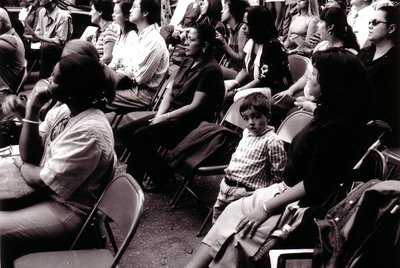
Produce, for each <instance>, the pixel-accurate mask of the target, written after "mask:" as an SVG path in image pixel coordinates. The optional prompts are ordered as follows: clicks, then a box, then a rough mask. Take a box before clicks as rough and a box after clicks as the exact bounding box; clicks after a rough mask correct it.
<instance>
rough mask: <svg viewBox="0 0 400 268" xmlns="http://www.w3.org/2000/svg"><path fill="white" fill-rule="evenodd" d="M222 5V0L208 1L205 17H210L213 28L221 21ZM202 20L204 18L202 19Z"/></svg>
mask: <svg viewBox="0 0 400 268" xmlns="http://www.w3.org/2000/svg"><path fill="white" fill-rule="evenodd" d="M221 15H222V3H221V1H220V0H208V8H207V11H206V14H204V17H208V19H209V20H210V22H211V24H212V25H213V26H215V25H217V23H218V22H219V21H221ZM200 20H202V18H200Z"/></svg>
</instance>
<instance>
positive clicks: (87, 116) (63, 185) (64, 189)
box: [39, 104, 114, 212]
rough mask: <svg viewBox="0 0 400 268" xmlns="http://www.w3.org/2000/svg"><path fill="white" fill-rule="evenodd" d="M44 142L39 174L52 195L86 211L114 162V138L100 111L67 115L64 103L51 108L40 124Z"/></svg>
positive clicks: (79, 209)
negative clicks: (72, 115)
mask: <svg viewBox="0 0 400 268" xmlns="http://www.w3.org/2000/svg"><path fill="white" fill-rule="evenodd" d="M39 130H40V135H41V137H42V141H43V145H44V146H45V150H44V156H43V159H42V161H41V167H42V169H41V171H40V177H41V179H42V180H43V181H44V183H45V184H46V185H47V186H48V187H49V188H50V189H51V190H52V191H53V194H52V198H53V199H54V200H55V201H58V202H61V203H64V204H66V205H68V206H70V207H71V208H72V209H74V210H75V211H76V212H88V211H89V210H90V208H91V207H92V206H93V204H94V203H95V202H96V200H97V199H98V198H99V197H100V194H101V191H102V190H103V189H104V186H105V185H106V184H107V182H108V181H107V179H108V178H107V176H106V174H107V173H108V172H109V170H110V169H112V168H113V165H114V140H113V133H112V129H111V127H110V124H109V122H108V120H107V118H106V117H105V115H104V113H103V112H102V111H100V110H98V109H88V110H86V111H83V112H81V113H80V114H78V115H76V116H74V117H72V118H70V110H69V109H68V106H67V105H65V104H64V105H61V106H59V107H56V108H53V109H52V110H50V111H49V112H48V114H47V115H46V118H45V120H44V121H43V122H42V123H41V124H40V128H39Z"/></svg>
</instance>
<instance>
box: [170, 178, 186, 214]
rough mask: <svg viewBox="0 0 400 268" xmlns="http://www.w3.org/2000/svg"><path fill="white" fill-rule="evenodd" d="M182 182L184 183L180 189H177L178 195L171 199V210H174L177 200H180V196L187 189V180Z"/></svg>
mask: <svg viewBox="0 0 400 268" xmlns="http://www.w3.org/2000/svg"><path fill="white" fill-rule="evenodd" d="M184 180H185V181H184V184H183V185H182V188H181V189H179V192H178V193H177V194H178V195H177V196H176V198H175V199H173V202H172V208H173V209H175V208H176V205H177V204H178V201H179V199H181V196H182V194H183V192H184V191H185V190H186V189H187V186H188V184H189V180H188V179H186V178H185V179H184Z"/></svg>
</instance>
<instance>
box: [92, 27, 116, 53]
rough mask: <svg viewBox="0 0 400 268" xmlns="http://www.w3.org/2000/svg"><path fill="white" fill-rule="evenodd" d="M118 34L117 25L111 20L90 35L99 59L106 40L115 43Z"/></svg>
mask: <svg viewBox="0 0 400 268" xmlns="http://www.w3.org/2000/svg"><path fill="white" fill-rule="evenodd" d="M118 36H119V27H118V25H117V24H115V23H112V22H111V21H110V22H109V23H107V24H106V25H104V27H103V28H99V29H98V30H97V31H96V33H95V34H94V35H93V36H92V38H91V40H90V42H91V43H92V44H93V45H94V47H95V48H96V50H97V52H99V55H100V59H101V58H102V57H103V55H104V45H105V44H106V43H108V42H112V43H114V44H115V42H116V41H117V39H118ZM88 41H89V40H88Z"/></svg>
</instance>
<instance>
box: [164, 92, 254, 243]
mask: <svg viewBox="0 0 400 268" xmlns="http://www.w3.org/2000/svg"><path fill="white" fill-rule="evenodd" d="M243 100H244V99H239V100H238V101H236V102H234V103H233V104H232V105H231V107H230V108H229V109H228V111H227V112H226V114H225V116H224V118H223V120H222V122H221V123H220V124H221V125H222V126H226V127H228V128H229V129H231V130H234V131H237V132H240V134H241V131H242V130H243V129H244V128H245V127H246V125H245V121H244V120H243V118H242V117H241V115H240V112H239V108H240V105H241V104H242V102H243ZM227 166H228V163H227V164H225V165H215V166H200V167H198V168H197V169H196V170H195V171H194V172H193V173H192V176H185V177H183V180H182V181H181V183H180V185H179V186H178V189H177V190H176V192H175V194H174V195H173V197H172V200H171V202H170V204H171V205H172V207H173V208H176V206H177V204H178V202H179V200H180V198H181V197H182V194H183V193H184V192H185V191H188V192H189V193H190V194H191V195H192V196H193V197H195V198H196V199H197V200H201V198H200V197H199V196H198V194H197V193H196V192H195V191H194V190H193V189H192V188H191V186H190V183H191V182H192V181H193V179H194V177H196V176H213V175H222V174H224V169H225V168H226V167H227ZM207 208H208V210H209V212H208V214H207V216H206V218H205V219H204V221H203V223H202V225H201V227H200V229H199V231H198V233H197V236H200V235H201V234H202V232H203V230H204V228H205V226H206V224H207V222H208V221H209V219H210V218H211V215H212V208H210V207H207Z"/></svg>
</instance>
